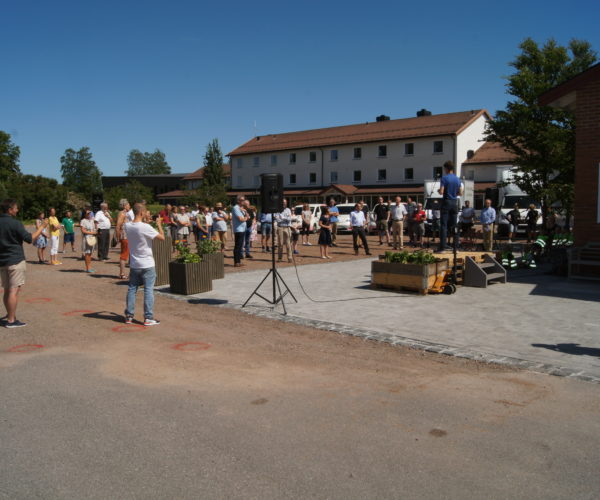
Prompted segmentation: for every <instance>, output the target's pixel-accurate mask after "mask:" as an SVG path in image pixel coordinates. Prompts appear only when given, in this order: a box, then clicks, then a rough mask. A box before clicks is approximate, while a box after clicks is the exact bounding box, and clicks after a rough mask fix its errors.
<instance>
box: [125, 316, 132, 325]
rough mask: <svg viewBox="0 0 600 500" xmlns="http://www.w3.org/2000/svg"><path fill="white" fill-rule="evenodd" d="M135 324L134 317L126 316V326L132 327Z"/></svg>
mask: <svg viewBox="0 0 600 500" xmlns="http://www.w3.org/2000/svg"><path fill="white" fill-rule="evenodd" d="M132 323H133V316H125V324H126V325H131V324H132Z"/></svg>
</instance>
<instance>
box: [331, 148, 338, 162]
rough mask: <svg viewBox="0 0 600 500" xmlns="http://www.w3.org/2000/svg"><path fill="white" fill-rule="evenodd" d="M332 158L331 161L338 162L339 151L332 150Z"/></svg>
mask: <svg viewBox="0 0 600 500" xmlns="http://www.w3.org/2000/svg"><path fill="white" fill-rule="evenodd" d="M330 158H331V161H337V159H338V150H337V149H332V150H331V155H330Z"/></svg>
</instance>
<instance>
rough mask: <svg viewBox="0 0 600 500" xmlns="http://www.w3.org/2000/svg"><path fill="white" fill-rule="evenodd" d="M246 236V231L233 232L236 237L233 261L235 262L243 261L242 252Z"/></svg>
mask: <svg viewBox="0 0 600 500" xmlns="http://www.w3.org/2000/svg"><path fill="white" fill-rule="evenodd" d="M245 236H246V232H245V231H243V232H238V233H233V237H234V242H235V243H234V246H233V262H234V264H239V263H240V262H242V253H243V249H244V237H245Z"/></svg>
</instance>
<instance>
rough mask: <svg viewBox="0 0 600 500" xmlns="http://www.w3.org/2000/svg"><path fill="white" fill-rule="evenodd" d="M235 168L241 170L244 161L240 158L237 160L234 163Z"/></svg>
mask: <svg viewBox="0 0 600 500" xmlns="http://www.w3.org/2000/svg"><path fill="white" fill-rule="evenodd" d="M235 162H236V165H237V168H242V167H243V166H244V160H243V159H242V158H238V159H237V160H236V161H235Z"/></svg>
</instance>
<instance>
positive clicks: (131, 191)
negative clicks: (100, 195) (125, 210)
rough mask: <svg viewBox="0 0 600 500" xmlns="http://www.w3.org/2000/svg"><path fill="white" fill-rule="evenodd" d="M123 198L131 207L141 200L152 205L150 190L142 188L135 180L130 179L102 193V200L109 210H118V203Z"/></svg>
mask: <svg viewBox="0 0 600 500" xmlns="http://www.w3.org/2000/svg"><path fill="white" fill-rule="evenodd" d="M123 198H125V199H127V200H128V201H129V203H131V206H133V204H134V203H136V202H139V201H142V200H146V202H147V203H152V202H153V201H154V200H153V193H152V189H151V188H149V187H146V186H144V185H143V184H142V183H141V182H139V181H136V180H135V179H131V180H130V181H129V182H127V183H126V184H123V185H122V186H115V187H112V188H109V189H107V190H106V191H105V192H104V199H105V200H106V202H107V203H108V206H109V208H110V209H111V210H116V209H118V207H119V201H121V200H122V199H123Z"/></svg>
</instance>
